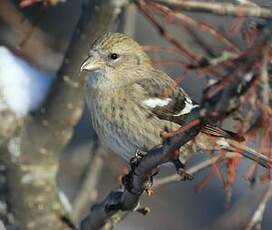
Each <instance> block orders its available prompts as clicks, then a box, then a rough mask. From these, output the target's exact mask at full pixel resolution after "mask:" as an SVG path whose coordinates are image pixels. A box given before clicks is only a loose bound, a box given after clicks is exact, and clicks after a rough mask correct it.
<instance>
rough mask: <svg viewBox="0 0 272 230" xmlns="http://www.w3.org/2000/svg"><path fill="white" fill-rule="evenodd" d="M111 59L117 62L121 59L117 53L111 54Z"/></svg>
mask: <svg viewBox="0 0 272 230" xmlns="http://www.w3.org/2000/svg"><path fill="white" fill-rule="evenodd" d="M109 58H110V59H111V60H116V59H117V58H119V55H118V54H117V53H111V54H110V55H109Z"/></svg>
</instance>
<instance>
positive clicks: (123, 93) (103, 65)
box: [80, 32, 260, 172]
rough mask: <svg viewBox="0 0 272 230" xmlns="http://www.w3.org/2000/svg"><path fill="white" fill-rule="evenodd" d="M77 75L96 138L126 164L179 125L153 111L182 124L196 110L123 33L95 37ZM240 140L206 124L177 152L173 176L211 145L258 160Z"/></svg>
mask: <svg viewBox="0 0 272 230" xmlns="http://www.w3.org/2000/svg"><path fill="white" fill-rule="evenodd" d="M80 71H81V74H82V75H83V76H84V77H85V89H84V95H85V100H86V104H87V107H88V109H89V111H90V114H91V120H92V124H93V127H94V129H95V131H96V133H97V135H98V137H99V139H100V140H101V142H102V143H104V144H105V145H106V146H108V147H109V148H110V149H111V150H112V151H113V152H115V153H116V154H118V155H120V156H121V157H123V158H124V159H125V160H127V161H130V159H132V158H133V157H135V154H137V153H138V152H140V153H143V155H144V153H146V152H147V151H148V150H150V149H152V148H154V147H155V146H158V145H160V144H162V136H161V134H162V132H163V131H165V130H167V131H174V130H177V129H178V128H180V127H181V126H182V122H181V124H176V123H175V122H172V121H169V120H163V119H161V118H160V116H158V113H157V112H158V111H163V112H165V113H167V114H170V115H171V116H172V117H173V118H175V117H179V118H180V120H181V121H183V120H184V122H185V120H186V116H188V115H189V114H190V113H191V112H192V111H193V110H194V108H196V107H198V106H199V105H198V104H197V103H196V102H195V101H194V100H193V99H191V98H190V96H189V95H188V94H187V93H186V92H185V91H184V90H183V89H182V88H181V87H179V86H178V85H177V84H176V82H175V81H174V80H173V79H172V78H171V77H170V76H168V75H167V74H166V73H165V72H163V71H161V70H159V69H158V68H155V67H154V66H153V65H152V62H151V59H150V57H149V56H148V55H147V53H146V52H145V51H144V50H143V48H142V46H141V45H140V44H139V43H137V42H136V41H135V40H134V39H133V38H131V37H130V36H128V35H126V34H122V33H112V32H107V33H105V34H103V35H102V36H100V37H98V38H97V39H96V40H95V41H94V42H93V44H92V46H91V49H90V51H89V53H88V57H87V58H86V59H85V60H84V61H83V63H82V65H81V69H80ZM211 139H213V140H215V142H214V141H212V140H211ZM241 139H242V138H241V137H240V136H239V135H238V134H235V133H233V132H230V131H228V130H224V129H221V128H220V127H217V126H215V125H213V124H208V123H207V125H205V126H204V127H203V128H202V130H201V131H200V133H199V134H198V135H197V136H196V137H195V138H194V139H193V140H191V141H189V142H188V143H187V144H186V145H184V146H182V147H181V149H180V156H179V157H177V159H173V163H174V165H175V167H176V169H177V172H184V165H185V163H186V159H187V156H189V155H190V154H191V152H195V151H201V150H213V149H214V148H216V147H215V146H219V148H220V149H221V148H227V149H230V150H231V151H234V148H235V151H238V150H239V151H240V152H244V151H245V150H246V151H247V153H246V156H247V157H248V158H250V159H255V160H256V158H258V157H260V154H258V153H257V152H255V151H254V150H252V149H249V148H248V147H245V146H244V145H243V144H240V143H239V142H240V141H241ZM233 145H234V146H233ZM237 149H238V150H237ZM140 155H141V154H140Z"/></svg>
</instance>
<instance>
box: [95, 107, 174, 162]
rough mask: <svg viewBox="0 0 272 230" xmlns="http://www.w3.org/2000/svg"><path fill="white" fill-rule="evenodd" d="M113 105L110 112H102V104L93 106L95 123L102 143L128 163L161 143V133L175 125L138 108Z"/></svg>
mask: <svg viewBox="0 0 272 230" xmlns="http://www.w3.org/2000/svg"><path fill="white" fill-rule="evenodd" d="M110 106H111V105H108V106H106V109H101V105H94V104H93V105H92V106H90V110H91V116H92V123H93V126H94V128H95V130H96V132H97V135H98V136H99V138H100V140H101V141H102V142H104V143H105V144H106V145H107V146H108V147H109V148H110V149H111V150H112V151H113V152H115V153H117V154H119V155H120V156H122V157H123V158H125V159H126V160H129V159H130V158H131V157H133V156H134V155H135V152H136V150H137V149H140V150H142V151H147V150H149V149H151V148H153V147H154V146H156V145H159V144H161V143H162V139H161V137H160V133H161V131H163V129H164V127H168V128H169V127H170V126H173V125H171V124H170V122H167V121H162V120H159V119H158V118H154V117H149V116H148V114H146V113H144V111H142V110H140V109H138V108H135V109H134V110H133V108H131V107H130V108H127V107H126V106H122V107H121V108H120V107H118V108H115V109H112V108H110ZM127 109H129V111H130V112H129V111H126V110H127ZM113 110H114V113H113V112H112V111H113ZM170 129H172V128H171V127H170Z"/></svg>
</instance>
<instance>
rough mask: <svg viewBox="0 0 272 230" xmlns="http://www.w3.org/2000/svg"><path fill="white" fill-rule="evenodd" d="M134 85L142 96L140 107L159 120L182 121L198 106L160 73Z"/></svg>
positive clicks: (168, 78) (172, 81)
mask: <svg viewBox="0 0 272 230" xmlns="http://www.w3.org/2000/svg"><path fill="white" fill-rule="evenodd" d="M156 74H159V76H156ZM136 85H137V87H138V88H140V91H141V93H139V94H141V95H143V96H142V98H141V101H140V105H141V106H143V107H145V108H147V109H149V110H150V111H151V112H152V113H153V114H155V115H157V116H158V117H159V118H162V119H163V118H164V119H165V118H167V119H168V120H172V121H175V120H176V119H177V118H179V120H184V119H185V116H186V115H188V114H189V113H190V112H191V111H192V109H193V108H195V107H197V106H198V105H197V104H196V103H195V102H194V101H193V100H192V99H191V98H190V97H189V96H188V95H187V94H186V93H185V92H184V90H183V89H182V88H180V87H178V86H177V84H176V82H175V81H174V80H172V79H171V78H170V77H168V76H167V75H166V74H164V73H162V72H160V73H155V76H154V77H152V78H145V79H141V80H139V81H137V82H136Z"/></svg>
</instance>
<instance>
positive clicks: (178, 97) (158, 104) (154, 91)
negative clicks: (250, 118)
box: [135, 72, 244, 141]
mask: <svg viewBox="0 0 272 230" xmlns="http://www.w3.org/2000/svg"><path fill="white" fill-rule="evenodd" d="M156 74H159V76H157V75H156ZM135 84H136V86H137V88H138V89H140V92H138V95H139V94H140V95H142V97H141V101H140V102H139V103H140V105H141V106H144V107H145V108H146V109H149V110H150V112H151V113H152V114H153V115H155V116H157V117H158V118H160V119H165V120H168V121H173V122H175V123H177V121H179V122H178V124H181V125H182V122H184V121H185V120H186V116H187V115H188V114H190V112H191V111H192V110H193V109H194V108H195V107H198V105H197V103H195V102H194V101H193V100H192V99H191V98H190V97H189V96H188V95H187V93H186V92H185V91H184V90H183V89H182V88H180V87H179V86H177V84H176V82H175V81H174V80H172V79H171V78H170V77H168V76H167V75H166V74H164V73H162V72H159V73H155V75H154V76H153V77H152V78H145V79H141V80H139V81H137V82H136V83H135ZM138 98H139V97H138ZM201 131H202V132H203V133H206V134H208V135H211V136H216V137H225V138H230V139H235V140H237V141H243V140H244V139H243V137H241V136H240V135H238V134H236V133H233V132H231V131H227V130H224V129H222V128H219V127H216V126H214V125H211V124H207V125H205V126H204V127H203V129H202V130H201Z"/></svg>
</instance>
